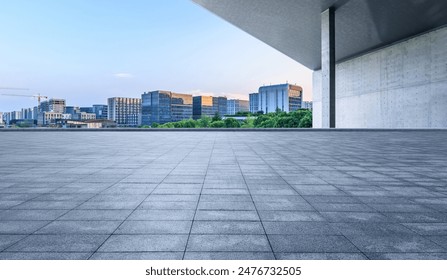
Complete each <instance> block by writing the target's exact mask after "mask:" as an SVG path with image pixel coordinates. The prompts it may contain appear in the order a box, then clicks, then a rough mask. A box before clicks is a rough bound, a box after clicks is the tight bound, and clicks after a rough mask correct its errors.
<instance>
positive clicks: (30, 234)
mask: <svg viewBox="0 0 447 280" xmlns="http://www.w3.org/2000/svg"><path fill="white" fill-rule="evenodd" d="M53 221H54V220H51V221H43V222H47V223H45V224H44V225H43V226H41V227H39V228H37V229H36V230H35V231H33V232H31V233H29V234H25V236H24V237H23V238H21V239H20V240H18V241H16V242H14V243H12V244H11V245H9V246H7V247H5V248H4V249H3V250H2V251H0V252H4V251H6V250H7V249H9V248H11V247H13V246H15V245H16V244H18V243H19V242H21V241H22V240H24V239H26V238H28V237H30V236H32V235H33V234H35V233H36V232H38V231H39V230H41V229H43V228H44V227H46V226H47V225H49V224H51V223H52V222H53ZM12 235H21V234H12Z"/></svg>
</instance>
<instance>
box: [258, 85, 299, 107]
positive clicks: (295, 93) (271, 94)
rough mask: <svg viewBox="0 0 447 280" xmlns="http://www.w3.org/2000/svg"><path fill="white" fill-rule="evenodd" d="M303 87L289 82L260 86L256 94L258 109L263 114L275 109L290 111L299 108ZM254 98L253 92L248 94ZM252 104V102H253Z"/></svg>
mask: <svg viewBox="0 0 447 280" xmlns="http://www.w3.org/2000/svg"><path fill="white" fill-rule="evenodd" d="M302 96H303V88H302V87H300V86H296V85H291V84H280V85H272V86H262V87H260V88H259V92H258V95H257V99H258V100H257V101H258V108H257V109H258V110H257V111H262V112H264V114H268V113H273V112H276V111H277V110H280V111H283V112H291V111H295V110H298V109H301V100H302ZM250 97H251V98H252V99H255V96H254V94H253V97H252V95H250ZM253 106H254V104H253Z"/></svg>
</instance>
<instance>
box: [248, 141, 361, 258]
mask: <svg viewBox="0 0 447 280" xmlns="http://www.w3.org/2000/svg"><path fill="white" fill-rule="evenodd" d="M263 146H265V145H263ZM250 149H251V150H252V151H253V152H254V153H255V154H256V155H258V153H257V152H256V151H255V150H254V149H253V148H252V147H250ZM258 156H259V155H258ZM261 159H262V161H263V162H264V164H266V165H267V166H269V168H270V169H272V170H273V171H274V172H275V173H276V174H277V175H279V176H281V175H280V174H279V173H278V172H277V171H276V170H275V169H273V168H272V166H271V165H270V163H268V162H267V161H266V160H265V159H264V158H263V157H261ZM281 178H282V177H281ZM324 181H326V180H324ZM286 183H287V184H288V185H289V186H290V187H291V188H292V189H293V190H295V192H296V193H297V194H298V195H299V196H301V198H303V199H304V200H305V201H306V202H307V203H308V204H309V205H310V206H311V207H312V208H313V209H314V210H315V212H317V213H319V214H320V216H322V217H323V219H325V220H326V218H325V217H324V216H323V215H322V214H321V212H320V211H318V210H317V209H316V208H315V207H314V206H313V205H312V204H311V203H310V202H309V201H308V200H307V199H305V198H304V197H303V196H302V195H300V194H299V193H298V192H297V190H296V189H294V188H293V187H292V186H291V185H290V184H289V182H287V181H286ZM326 183H328V182H327V181H326ZM342 236H343V237H344V239H345V240H347V241H348V242H349V243H350V244H351V245H352V246H354V247H355V248H356V249H357V250H358V251H359V252H361V253H362V254H363V255H364V256H365V257H366V258H367V259H368V256H366V255H365V254H364V253H363V252H362V251H361V250H360V249H359V248H358V247H357V246H356V245H355V244H354V243H353V242H352V241H351V240H350V239H348V238H347V237H346V236H344V235H342ZM275 257H276V256H275Z"/></svg>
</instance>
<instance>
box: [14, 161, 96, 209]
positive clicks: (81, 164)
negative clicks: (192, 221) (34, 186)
mask: <svg viewBox="0 0 447 280" xmlns="http://www.w3.org/2000/svg"><path fill="white" fill-rule="evenodd" d="M93 161H95V159H92V160H90V162H93ZM84 165H85V163H80V164H79V165H76V166H75V167H74V168H77V167H80V166H84ZM31 168H32V167H31ZM63 170H64V169H61V170H60V171H58V172H55V173H53V174H52V175H56V174H58V173H60V172H62V171H63ZM93 174H95V172H93V173H92V174H88V175H86V174H84V175H85V176H83V177H82V178H81V179H83V178H87V177H88V176H91V175H93ZM74 182H76V180H74V181H70V182H65V184H63V185H62V186H60V187H58V188H56V189H54V190H53V191H52V192H51V193H54V191H57V190H59V189H61V188H64V187H65V186H67V185H70V184H71V183H74ZM51 193H42V194H40V195H38V196H36V197H34V198H32V199H29V200H27V201H25V202H23V203H21V204H19V205H15V206H13V207H11V208H14V207H16V206H20V205H22V204H24V203H26V202H29V201H34V200H35V199H36V198H39V197H41V196H44V195H47V194H51ZM72 209H74V208H71V209H69V210H68V211H70V210H72ZM63 210H65V209H63ZM68 211H67V212H68Z"/></svg>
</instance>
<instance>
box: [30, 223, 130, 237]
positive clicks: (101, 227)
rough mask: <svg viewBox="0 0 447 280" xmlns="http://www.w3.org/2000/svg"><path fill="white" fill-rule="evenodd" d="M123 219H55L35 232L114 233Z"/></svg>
mask: <svg viewBox="0 0 447 280" xmlns="http://www.w3.org/2000/svg"><path fill="white" fill-rule="evenodd" d="M120 223H121V221H54V222H51V223H50V224H48V225H47V226H45V227H43V228H41V229H40V230H38V231H37V232H36V233H35V234H112V233H113V232H114V231H115V230H116V229H117V228H118V226H119V225H120Z"/></svg>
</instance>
